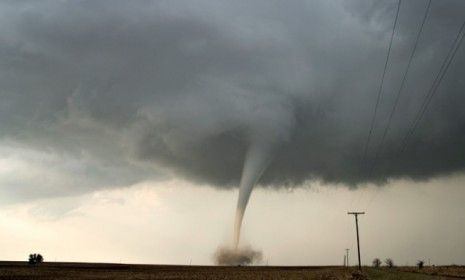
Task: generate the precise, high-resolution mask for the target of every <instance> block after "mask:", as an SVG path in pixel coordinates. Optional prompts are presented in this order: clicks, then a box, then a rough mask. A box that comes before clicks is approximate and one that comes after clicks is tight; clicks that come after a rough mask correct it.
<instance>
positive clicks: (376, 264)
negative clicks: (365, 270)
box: [373, 258, 381, 267]
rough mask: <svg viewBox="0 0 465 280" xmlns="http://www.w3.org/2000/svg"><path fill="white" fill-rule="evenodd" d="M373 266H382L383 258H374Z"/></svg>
mask: <svg viewBox="0 0 465 280" xmlns="http://www.w3.org/2000/svg"><path fill="white" fill-rule="evenodd" d="M373 266H374V267H380V266H381V260H380V259H378V258H374V259H373Z"/></svg>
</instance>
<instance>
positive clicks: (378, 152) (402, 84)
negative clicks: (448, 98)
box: [369, 0, 431, 174]
mask: <svg viewBox="0 0 465 280" xmlns="http://www.w3.org/2000/svg"><path fill="white" fill-rule="evenodd" d="M430 6H431V0H429V1H428V4H427V6H426V9H425V15H424V16H423V20H422V22H421V25H420V29H419V30H418V33H417V36H416V39H415V43H414V45H413V49H412V52H411V53H410V57H409V60H408V63H407V68H406V69H405V72H404V75H403V77H402V81H401V83H400V87H399V90H398V92H397V95H396V99H395V101H394V105H393V106H392V109H391V112H390V114H389V118H388V122H387V124H386V127H385V128H384V132H383V136H382V137H381V141H380V144H379V146H378V149H377V151H376V154H375V158H374V160H373V164H372V166H371V168H370V171H369V174H371V173H372V172H373V169H374V168H375V165H376V162H377V160H378V157H379V154H380V152H381V150H382V147H383V145H384V140H385V139H386V136H387V134H388V131H389V128H390V127H391V123H392V117H393V116H394V112H395V111H396V108H397V104H398V103H399V99H400V96H401V93H402V90H403V89H404V86H405V82H406V81H407V76H408V73H409V71H410V66H411V65H412V61H413V58H414V57H415V53H416V50H417V46H418V42H419V41H420V37H421V34H422V32H423V27H424V26H425V22H426V19H427V18H428V14H429V10H430Z"/></svg>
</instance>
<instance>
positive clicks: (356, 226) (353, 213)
mask: <svg viewBox="0 0 465 280" xmlns="http://www.w3.org/2000/svg"><path fill="white" fill-rule="evenodd" d="M347 214H348V215H354V216H355V229H356V231H357V251H358V269H362V263H361V261H360V238H359V236H358V215H363V214H365V212H347Z"/></svg>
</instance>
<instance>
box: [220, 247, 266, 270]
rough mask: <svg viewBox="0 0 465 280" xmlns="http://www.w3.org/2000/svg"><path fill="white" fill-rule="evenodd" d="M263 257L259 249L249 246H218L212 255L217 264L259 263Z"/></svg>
mask: <svg viewBox="0 0 465 280" xmlns="http://www.w3.org/2000/svg"><path fill="white" fill-rule="evenodd" d="M262 259H263V254H262V252H261V251H257V250H254V249H252V248H251V247H250V246H246V247H242V248H230V247H219V248H218V249H217V251H216V252H215V255H214V261H215V263H216V264H217V265H250V264H259V263H260V262H261V261H262Z"/></svg>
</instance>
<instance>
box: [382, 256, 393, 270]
mask: <svg viewBox="0 0 465 280" xmlns="http://www.w3.org/2000/svg"><path fill="white" fill-rule="evenodd" d="M384 263H385V264H386V266H387V267H389V268H393V267H394V261H393V260H392V259H390V258H387V259H386V260H384Z"/></svg>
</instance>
